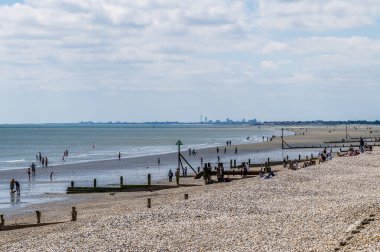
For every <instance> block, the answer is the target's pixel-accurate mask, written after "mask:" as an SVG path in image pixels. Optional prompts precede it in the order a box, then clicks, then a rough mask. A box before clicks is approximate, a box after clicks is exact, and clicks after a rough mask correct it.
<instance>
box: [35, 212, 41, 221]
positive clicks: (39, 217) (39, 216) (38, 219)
mask: <svg viewBox="0 0 380 252" xmlns="http://www.w3.org/2000/svg"><path fill="white" fill-rule="evenodd" d="M36 215H37V224H40V223H41V212H40V211H36Z"/></svg>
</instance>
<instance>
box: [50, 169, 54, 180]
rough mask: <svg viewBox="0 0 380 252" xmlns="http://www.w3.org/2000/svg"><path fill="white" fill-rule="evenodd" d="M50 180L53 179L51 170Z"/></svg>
mask: <svg viewBox="0 0 380 252" xmlns="http://www.w3.org/2000/svg"><path fill="white" fill-rule="evenodd" d="M50 181H53V171H52V172H51V173H50Z"/></svg>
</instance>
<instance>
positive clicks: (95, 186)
mask: <svg viewBox="0 0 380 252" xmlns="http://www.w3.org/2000/svg"><path fill="white" fill-rule="evenodd" d="M94 188H96V178H94Z"/></svg>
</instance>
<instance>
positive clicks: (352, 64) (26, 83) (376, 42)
mask: <svg viewBox="0 0 380 252" xmlns="http://www.w3.org/2000/svg"><path fill="white" fill-rule="evenodd" d="M379 79H380V1H378V0H344V1H343V0H341V1H338V0H313V1H310V0H304V1H302V0H246V1H243V0H242V1H240V0H199V1H198V0H191V1H188V0H181V1H174V0H172V1H169V0H167V1H165V0H138V1H136V0H130V1H129V0H26V1H10V0H6V1H4V0H2V1H0V115H1V116H0V123H28V122H35V123H40V122H77V121H87V120H93V121H109V120H112V121H118V120H119V121H155V120H158V121H164V120H180V121H198V120H199V117H200V115H201V114H203V116H208V118H209V119H225V118H227V117H229V118H232V119H242V118H247V119H248V118H258V119H259V120H313V119H323V120H347V119H367V120H374V119H380V113H379V109H378V108H379V107H380V99H379V95H380V83H379Z"/></svg>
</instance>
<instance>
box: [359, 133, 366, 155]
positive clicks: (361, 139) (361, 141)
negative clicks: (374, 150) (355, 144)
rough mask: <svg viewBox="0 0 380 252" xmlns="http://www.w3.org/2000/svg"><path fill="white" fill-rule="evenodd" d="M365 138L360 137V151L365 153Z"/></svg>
mask: <svg viewBox="0 0 380 252" xmlns="http://www.w3.org/2000/svg"><path fill="white" fill-rule="evenodd" d="M364 144H365V143H364V140H363V138H362V137H360V152H361V153H363V152H364Z"/></svg>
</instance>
